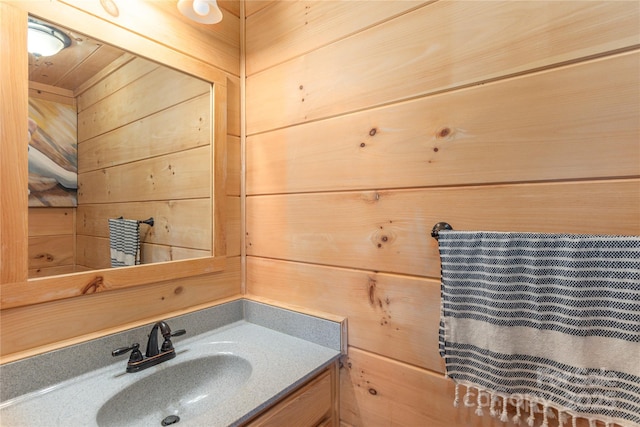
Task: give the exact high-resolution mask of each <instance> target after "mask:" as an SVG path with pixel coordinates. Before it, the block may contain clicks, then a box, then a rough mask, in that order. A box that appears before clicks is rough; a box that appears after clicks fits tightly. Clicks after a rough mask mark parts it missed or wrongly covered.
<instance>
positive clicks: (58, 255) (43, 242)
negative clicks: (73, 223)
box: [29, 235, 74, 269]
mask: <svg viewBox="0 0 640 427" xmlns="http://www.w3.org/2000/svg"><path fill="white" fill-rule="evenodd" d="M73 249H74V238H73V235H62V236H40V237H29V268H30V269H33V268H46V267H60V266H63V265H67V266H73V264H74V256H73V254H74V251H73Z"/></svg>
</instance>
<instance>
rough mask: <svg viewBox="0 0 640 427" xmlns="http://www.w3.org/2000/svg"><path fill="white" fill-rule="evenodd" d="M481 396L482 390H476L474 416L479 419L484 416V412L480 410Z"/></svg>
mask: <svg viewBox="0 0 640 427" xmlns="http://www.w3.org/2000/svg"><path fill="white" fill-rule="evenodd" d="M481 394H482V390H480V389H478V397H477V399H476V403H477V405H476V415H477V416H479V417H481V416H483V415H484V411H483V410H482V402H480V395H481Z"/></svg>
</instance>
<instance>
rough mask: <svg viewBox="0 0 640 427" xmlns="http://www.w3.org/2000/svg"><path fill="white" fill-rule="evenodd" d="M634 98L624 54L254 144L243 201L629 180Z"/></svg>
mask: <svg viewBox="0 0 640 427" xmlns="http://www.w3.org/2000/svg"><path fill="white" fill-rule="evenodd" d="M612 74H613V75H616V76H617V77H616V78H615V79H612V78H610V76H611V75H612ZM585 88H588V90H585ZM639 90H640V54H639V53H638V52H637V51H636V52H632V53H628V54H622V55H617V56H613V57H607V58H604V59H600V60H595V61H588V62H582V63H579V64H576V65H571V66H567V67H563V68H560V69H554V70H550V71H545V72H541V73H536V74H529V75H526V76H522V77H518V78H514V79H509V80H503V81H499V82H495V83H493V84H487V85H482V86H474V87H471V88H467V89H463V90H460V91H455V92H448V93H444V94H441V95H436V96H431V97H427V98H421V99H417V100H414V101H409V102H404V103H400V104H394V105H391V106H388V107H383V108H378V109H370V110H366V111H363V112H360V113H356V114H351V115H346V116H340V117H338V118H334V119H329V120H323V121H319V122H313V123H308V124H304V125H300V126H293V127H288V128H284V129H280V130H276V131H272V132H267V133H263V134H258V135H254V136H251V137H249V138H248V139H247V194H268V193H290V192H308V191H336V190H353V189H367V188H378V189H380V188H394V187H395V188H401V187H418V186H434V185H466V184H480V183H496V182H522V181H532V180H556V179H582V178H596V177H621V176H640V144H638V136H639V135H640V121H639V120H638V117H640V103H639V102H638V91H639ZM514 94H517V96H514Z"/></svg>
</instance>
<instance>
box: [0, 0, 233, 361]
mask: <svg viewBox="0 0 640 427" xmlns="http://www.w3.org/2000/svg"><path fill="white" fill-rule="evenodd" d="M69 3H72V2H69ZM118 6H119V8H120V9H119V12H120V17H118V18H114V17H110V16H108V15H106V13H105V12H104V10H103V9H102V8H101V6H100V4H99V2H96V3H95V4H89V3H87V2H74V5H73V6H68V5H67V4H64V3H62V2H24V1H8V0H7V1H5V0H2V1H1V2H0V20H1V22H2V25H1V26H0V28H1V33H2V37H0V40H1V43H2V49H1V55H2V56H1V58H2V60H1V61H0V63H1V65H0V66H1V67H2V76H3V79H2V82H1V83H0V88H1V90H2V99H3V100H7V99H9V100H11V102H4V101H3V102H2V103H0V106H1V109H2V111H1V113H2V120H0V127H1V128H2V132H1V133H2V141H3V143H2V144H0V150H1V153H0V154H1V155H0V160H1V162H2V163H1V166H2V167H1V168H0V179H1V180H0V185H1V186H2V191H0V200H1V202H2V205H1V206H2V209H1V211H2V220H1V221H0V237H1V239H2V245H1V253H0V263H1V264H2V273H1V275H0V276H1V277H0V283H2V292H1V293H0V294H1V296H2V307H3V310H2V312H0V316H2V326H3V327H2V336H1V339H2V341H1V344H2V345H1V353H2V355H3V359H2V362H5V361H8V360H12V359H16V358H20V357H25V356H28V355H32V354H37V353H38V352H42V351H47V350H51V349H54V348H58V347H61V346H64V345H68V344H71V343H75V342H79V341H82V340H86V339H90V338H96V337H99V336H101V335H104V334H107V333H111V332H116V331H118V330H121V329H126V328H127V327H130V325H132V324H136V323H138V322H146V321H153V320H157V319H159V318H162V317H165V315H167V316H170V315H172V313H178V314H179V313H183V312H187V311H189V310H194V309H197V308H198V307H202V306H203V305H211V304H213V303H214V302H215V301H217V300H222V301H224V300H225V298H227V296H228V295H237V294H238V293H239V292H240V289H241V287H240V260H239V258H236V259H235V260H232V261H231V263H230V267H228V268H227V270H225V271H224V272H223V273H214V271H219V270H220V269H224V268H225V267H224V264H225V262H224V258H219V259H218V258H217V259H215V260H212V259H205V260H202V259H200V260H192V261H186V262H183V261H178V262H176V263H169V264H167V263H165V264H157V265H153V266H146V265H143V266H140V267H136V268H135V269H130V270H131V271H129V270H128V269H118V270H117V271H115V270H109V271H106V272H105V273H104V274H103V275H101V276H100V277H99V279H101V281H100V280H98V281H97V282H95V283H94V284H95V285H96V287H113V288H120V289H119V290H117V291H113V293H112V294H111V295H108V294H109V292H106V293H100V294H97V295H92V296H91V297H86V296H85V297H80V298H70V297H74V296H77V295H80V294H81V291H82V288H83V287H84V286H90V285H91V283H85V282H84V280H85V279H86V280H87V281H91V280H92V279H93V280H94V281H95V279H97V277H95V276H92V275H91V273H83V274H80V275H78V274H76V275H61V276H57V277H47V278H38V279H35V280H30V281H26V280H27V276H26V274H27V260H28V252H27V223H28V222H27V219H26V215H24V212H26V200H27V199H26V191H24V190H21V189H23V188H24V189H26V188H27V185H26V168H27V161H26V150H24V149H20V147H22V145H20V144H19V143H18V141H26V140H27V126H26V117H27V114H26V112H27V80H28V79H27V71H28V70H27V64H28V58H27V53H26V20H27V13H31V14H33V15H34V16H39V17H42V18H43V19H46V20H49V21H52V22H56V23H58V24H60V25H61V26H65V27H70V28H74V29H75V30H77V31H79V32H81V33H85V34H90V35H91V37H92V38H95V39H97V40H101V39H103V40H109V41H110V42H111V43H113V44H115V45H118V46H120V47H122V48H124V49H126V50H128V51H130V52H132V53H133V55H127V56H126V57H125V58H122V57H121V58H119V59H118V60H117V61H116V63H115V64H113V65H112V67H111V68H110V69H109V70H107V71H105V72H104V73H101V74H100V75H99V76H98V77H96V78H94V79H92V80H91V81H90V82H88V83H85V84H84V85H82V86H81V87H80V88H79V89H78V93H83V94H85V93H86V92H87V89H88V88H89V87H94V86H96V83H98V82H100V81H101V79H102V78H103V77H104V76H105V75H108V74H110V73H112V72H113V71H116V70H118V69H120V68H123V67H126V66H128V65H129V63H130V62H131V61H132V58H133V56H134V55H142V56H144V57H146V58H150V59H151V60H153V61H158V62H162V63H164V64H166V65H168V66H169V67H172V68H176V69H183V70H186V72H187V73H189V74H191V75H193V76H197V77H199V78H202V79H205V80H207V81H211V82H215V83H216V84H218V85H219V86H220V88H225V91H226V84H227V81H228V80H229V79H231V80H230V81H236V82H237V76H238V74H239V65H240V64H239V42H240V33H239V18H237V17H234V16H233V15H232V14H225V21H226V22H225V23H224V24H223V25H218V26H202V25H194V24H193V23H192V22H191V21H189V20H186V19H185V18H182V17H181V16H180V14H179V13H178V12H177V10H176V8H175V1H173V2H118ZM135 8H138V9H137V10H134V9H135ZM92 11H95V12H96V14H95V15H93V14H92ZM136 13H142V15H143V16H145V19H138V18H137V17H136ZM227 15H228V16H227ZM150 17H152V18H150ZM156 18H157V19H156ZM160 33H161V34H160ZM20 64H24V67H22V66H21V65H20ZM87 65H89V64H87ZM130 66H131V65H129V67H130ZM151 68H155V65H154V66H152V67H151ZM149 71H150V70H147V69H143V70H142V71H140V74H139V75H142V74H146V73H147V72H149ZM234 79H235V80H234ZM109 84H111V87H110V88H106V89H107V92H109V91H115V90H116V89H114V85H115V83H109ZM163 87H164V86H163V85H159V86H157V87H155V88H153V89H154V90H155V92H157V93H160V94H161V97H164V96H165V95H166V93H163V91H162V90H163ZM119 88H123V86H122V85H120V86H119ZM158 88H160V89H158ZM34 90H38V89H34ZM206 93H207V96H206V97H207V98H210V97H209V95H208V93H209V89H207V90H206ZM233 97H237V99H236V98H233ZM239 97H240V94H239V88H232V90H231V91H230V94H229V95H227V98H233V99H232V102H231V103H230V105H235V107H232V108H233V111H234V115H233V117H232V118H231V119H230V120H229V123H231V124H232V126H233V128H234V130H233V132H235V134H236V135H239V133H240V132H239V121H238V120H237V119H236V117H238V116H239V114H238V113H237V111H238V110H239V108H238V106H239V105H240V101H239ZM191 98H194V97H191ZM84 100H85V101H84V103H83V104H82V106H81V109H82V110H86V109H87V108H86V107H87V106H89V105H95V103H96V101H103V100H104V96H102V95H99V96H97V97H96V98H94V99H93V100H91V101H90V100H89V97H88V95H86V97H85V98H84ZM161 101H162V99H161ZM194 101H195V100H194ZM209 102H211V99H209ZM222 114H223V113H222V112H221V111H220V112H219V113H218V124H219V126H217V128H216V132H218V134H217V137H218V138H220V137H221V134H220V130H221V129H224V132H226V128H227V125H226V123H225V124H224V125H222V124H220V123H219V121H220V120H219V119H220V117H221V116H222ZM224 114H226V113H224ZM226 120H227V119H226V117H225V121H226ZM134 121H135V120H134ZM168 122H169V123H168V124H170V125H172V126H176V125H177V120H169V121H168ZM214 125H215V124H214ZM212 132H213V131H212V130H211V129H209V131H207V133H208V134H211V133H212ZM223 136H224V135H223ZM12 141H13V142H12ZM219 154H220V153H219ZM219 157H220V158H218V159H215V162H220V163H224V162H226V156H225V158H222V157H221V156H219ZM208 159H209V164H210V165H211V164H213V163H214V159H213V153H212V152H210V154H209V156H208ZM235 170H239V168H236V169H235ZM206 180H207V181H209V182H211V181H212V179H211V175H209V176H208V177H207V178H206ZM220 181H221V182H223V183H224V180H220ZM232 182H238V179H237V177H236V178H233V179H232ZM224 188H225V187H224V186H223V193H224ZM212 191H213V189H212V188H211V187H209V191H208V193H207V197H210V194H211V192H212ZM232 199H235V200H237V199H238V198H237V197H232ZM22 205H24V207H23V208H22V207H21V206H22ZM220 205H221V206H220V208H221V209H226V208H225V207H224V206H225V205H226V203H224V200H223V203H220ZM8 206H11V208H10V209H9V208H8ZM238 206H239V203H236V206H234V207H231V208H230V209H229V210H230V212H231V213H232V214H233V216H232V218H231V223H230V224H226V222H225V221H226V220H224V219H223V221H220V222H219V224H217V226H218V227H219V228H220V229H225V228H228V229H230V230H238V229H239V225H238V224H239V213H237V212H236V211H237V210H238ZM208 216H209V221H208V222H209V223H211V218H210V217H211V216H213V215H212V209H211V208H210V209H209V210H208ZM199 233H200V234H202V231H201V230H199ZM207 233H208V235H211V234H212V233H211V232H207ZM238 233H239V232H238ZM230 241H231V242H233V245H234V247H235V248H236V249H235V250H236V251H237V254H239V252H240V250H239V234H238V236H234V238H233V239H230ZM225 243H226V242H225ZM209 244H211V242H210V241H209ZM177 250H181V249H177ZM79 269H83V268H82V267H78V266H76V267H75V270H79ZM53 270H55V273H65V272H69V270H68V269H67V268H66V267H64V270H60V269H59V268H57V267H56V268H52V269H51V271H52V272H53ZM134 271H135V274H133V272H134ZM34 272H35V270H32V273H34ZM196 274H199V275H200V276H198V277H197V278H194V279H185V280H184V281H183V279H180V277H183V276H185V275H187V276H188V275H192V276H193V275H196ZM164 280H173V282H167V283H163V282H162V281H164ZM98 282H100V283H98ZM136 284H141V285H144V286H142V287H141V288H138V287H134V288H131V289H122V288H126V287H129V286H133V285H136ZM182 284H184V285H185V286H184V287H181V285H182ZM76 285H79V286H80V288H77V287H76ZM97 285H100V286H97ZM45 289H46V290H45ZM89 290H90V291H91V290H93V288H91V289H89ZM99 290H101V289H99ZM174 291H175V292H174ZM181 291H182V292H181ZM51 299H53V300H56V301H55V302H47V301H50V300H51ZM34 302H35V303H42V304H37V305H32V306H25V304H31V303H34ZM141 302H142V303H141ZM6 307H17V308H10V309H6ZM176 307H179V308H178V309H177V310H178V311H175V309H176ZM74 313H75V314H74ZM76 314H77V316H76ZM94 315H95V316H94ZM150 316H151V317H150ZM154 316H155V319H154V318H153V317H154ZM149 319H150V320H149ZM43 324H44V325H45V326H43ZM9 325H10V326H9ZM14 325H19V326H18V327H14ZM47 325H48V326H47ZM5 326H7V327H5ZM12 331H14V332H15V334H14V333H13V332H12ZM25 338H26V339H25ZM43 343H51V344H46V345H44V344H43ZM22 350H24V351H22ZM16 352H18V353H16ZM8 354H12V356H10V357H6V355H8Z"/></svg>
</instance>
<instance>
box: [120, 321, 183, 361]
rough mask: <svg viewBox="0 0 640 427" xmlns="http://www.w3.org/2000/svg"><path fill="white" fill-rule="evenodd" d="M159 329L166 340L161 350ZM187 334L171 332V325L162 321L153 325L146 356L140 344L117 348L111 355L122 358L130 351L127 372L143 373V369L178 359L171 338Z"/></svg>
mask: <svg viewBox="0 0 640 427" xmlns="http://www.w3.org/2000/svg"><path fill="white" fill-rule="evenodd" d="M158 329H159V330H160V333H161V334H162V337H163V338H164V341H163V342H162V346H161V347H160V348H158ZM186 333H187V331H185V330H184V329H180V330H178V331H175V332H171V328H170V327H169V325H167V323H166V322H165V321H164V320H162V321H160V322H158V323H156V324H155V325H153V328H152V329H151V334H149V341H148V342H147V351H146V353H145V355H144V356H143V355H142V352H141V351H140V344H138V343H135V344H132V345H131V346H130V347H121V348H117V349H115V350H113V351H112V352H111V355H112V356H114V357H115V356H120V355H122V354H125V353H127V352H129V351H130V352H131V356H129V361H128V362H127V372H138V371H142V370H143V369H147V368H150V367H151V366H155V365H157V364H158V363H162V362H164V361H166V360H169V359H173V358H174V357H176V351H175V349H174V348H173V343H172V342H171V337H177V336H180V335H184V334H186Z"/></svg>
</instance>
